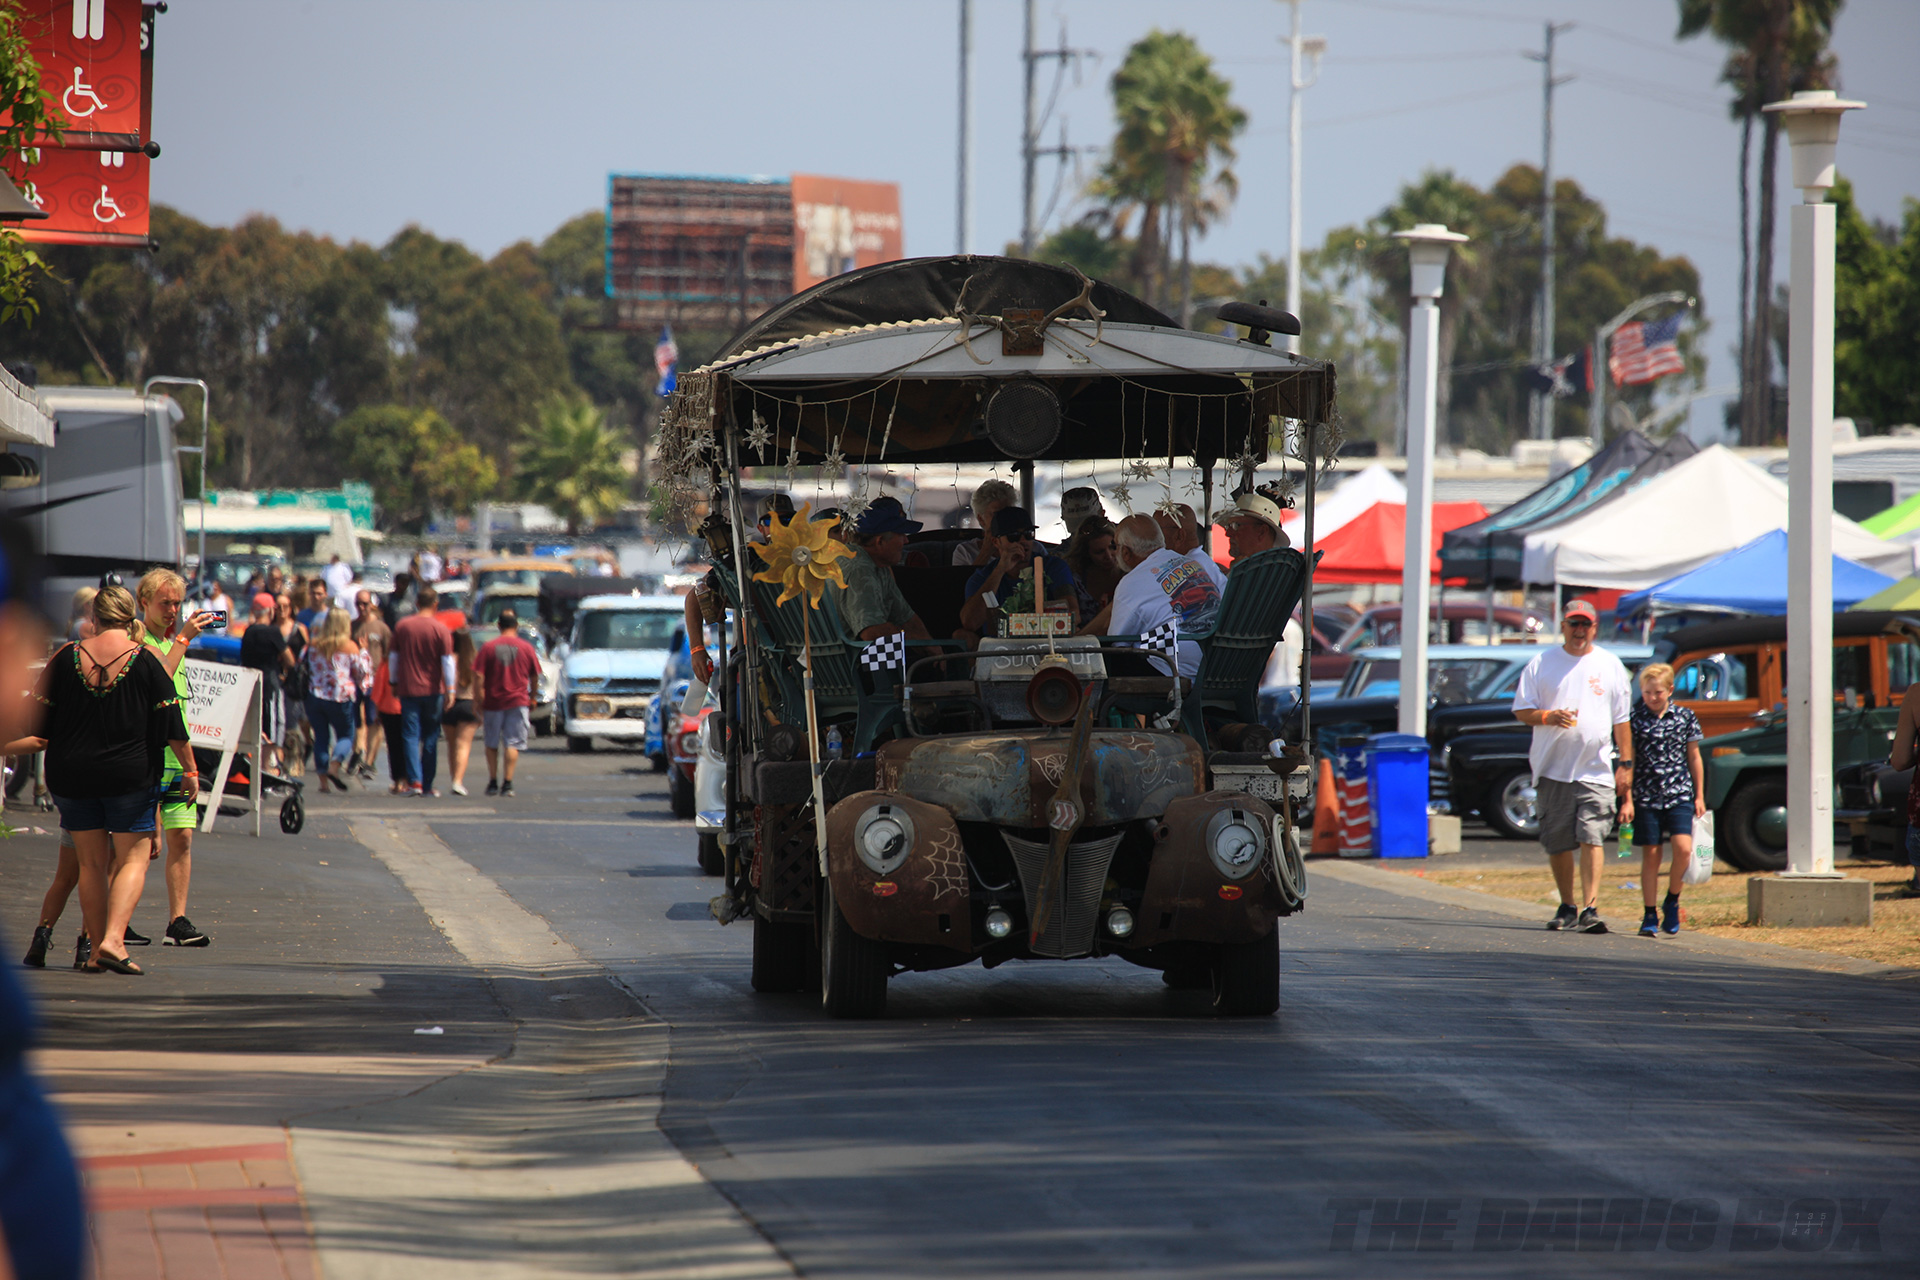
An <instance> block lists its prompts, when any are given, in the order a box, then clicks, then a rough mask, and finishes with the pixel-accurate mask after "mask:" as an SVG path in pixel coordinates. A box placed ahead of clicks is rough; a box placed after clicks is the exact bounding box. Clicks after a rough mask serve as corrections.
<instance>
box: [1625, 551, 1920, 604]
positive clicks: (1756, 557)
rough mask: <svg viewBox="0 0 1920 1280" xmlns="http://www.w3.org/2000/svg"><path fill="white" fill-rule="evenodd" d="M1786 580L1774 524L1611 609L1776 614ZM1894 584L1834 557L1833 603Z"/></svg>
mask: <svg viewBox="0 0 1920 1280" xmlns="http://www.w3.org/2000/svg"><path fill="white" fill-rule="evenodd" d="M1787 581H1788V574H1787V533H1786V530H1784V529H1775V530H1773V531H1772V532H1771V533H1763V534H1761V535H1760V536H1759V537H1757V538H1755V539H1754V540H1753V541H1752V542H1749V543H1748V544H1747V545H1746V546H1744V547H1738V548H1735V549H1734V550H1732V551H1729V552H1727V554H1725V555H1723V556H1720V557H1718V558H1717V559H1713V560H1709V561H1707V563H1705V564H1703V565H1701V566H1700V567H1699V568H1697V569H1689V570H1687V572H1685V573H1683V574H1679V575H1678V576H1676V577H1672V578H1668V579H1667V580H1666V581H1665V582H1661V583H1657V584H1656V585H1654V586H1651V587H1648V588H1647V589H1646V590H1645V591H1636V592H1634V593H1633V594H1632V595H1627V596H1621V597H1620V603H1619V604H1617V605H1616V606H1614V608H1615V612H1616V613H1618V614H1619V616H1621V617H1631V616H1632V615H1634V614H1637V613H1642V612H1645V611H1646V610H1648V609H1651V610H1653V611H1654V612H1656V613H1677V612H1679V611H1680V610H1682V609H1711V610H1720V611H1724V612H1727V613H1762V614H1769V615H1775V616H1777V615H1780V614H1784V613H1786V611H1787ZM1893 585H1895V584H1894V581H1893V579H1891V578H1889V577H1888V576H1887V575H1886V574H1884V573H1875V572H1874V571H1873V570H1872V569H1869V568H1867V567H1865V566H1864V565H1859V564H1855V563H1854V562H1853V561H1851V560H1848V559H1846V558H1845V557H1844V556H1835V557H1834V558H1833V603H1834V607H1835V608H1846V607H1847V606H1849V605H1852V606H1854V607H1856V608H1857V607H1859V606H1858V603H1857V602H1859V601H1863V600H1867V599H1869V598H1871V597H1873V596H1874V595H1875V594H1876V593H1878V592H1880V591H1882V590H1884V589H1886V588H1888V587H1890V586H1893ZM1878 607H1880V608H1886V607H1887V606H1885V605H1882V606H1878Z"/></svg>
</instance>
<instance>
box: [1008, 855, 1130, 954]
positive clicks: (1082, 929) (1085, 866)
mask: <svg viewBox="0 0 1920 1280" xmlns="http://www.w3.org/2000/svg"><path fill="white" fill-rule="evenodd" d="M1000 838H1001V839H1002V840H1005V841H1006V842H1007V851H1008V852H1009V853H1011V854H1012V855H1013V864H1014V866H1015V867H1016V868H1018V869H1019V872H1020V892H1021V895H1022V896H1023V897H1025V898H1026V901H1027V918H1028V919H1029V920H1032V919H1033V896H1034V894H1035V893H1037V892H1038V891H1039V889H1040V877H1041V876H1042V875H1043V874H1045V872H1046V866H1047V855H1048V853H1049V851H1050V846H1049V844H1048V843H1047V842H1046V841H1041V840H1024V839H1022V838H1021V837H1019V836H1016V835H1014V834H1013V833H1012V832H1010V831H1002V832H1001V833H1000ZM1120 840H1121V836H1120V835H1111V836H1106V837H1104V838H1102V839H1099V840H1082V841H1079V842H1078V843H1075V844H1070V845H1068V846H1067V874H1066V883H1065V886H1064V892H1062V893H1061V894H1060V896H1059V897H1058V898H1057V899H1056V900H1055V901H1054V904H1053V907H1052V909H1051V910H1050V911H1048V912H1047V919H1046V921H1045V926H1046V927H1045V928H1043V929H1042V930H1041V931H1040V940H1039V941H1038V942H1036V943H1035V944H1034V946H1033V950H1034V954H1036V955H1043V956H1056V957H1066V956H1083V955H1086V954H1087V952H1089V951H1091V950H1093V930H1094V926H1095V925H1097V924H1098V923H1099V922H1100V897H1101V895H1102V894H1103V893H1105V892H1106V888H1107V868H1108V867H1110V866H1111V865H1112V864H1113V852H1114V850H1116V849H1118V848H1119V847H1120Z"/></svg>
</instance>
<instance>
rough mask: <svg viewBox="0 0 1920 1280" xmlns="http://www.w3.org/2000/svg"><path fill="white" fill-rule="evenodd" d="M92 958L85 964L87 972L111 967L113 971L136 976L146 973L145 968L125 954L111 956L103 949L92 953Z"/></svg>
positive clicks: (96, 971) (95, 971) (97, 971)
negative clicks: (90, 962)
mask: <svg viewBox="0 0 1920 1280" xmlns="http://www.w3.org/2000/svg"><path fill="white" fill-rule="evenodd" d="M93 959H94V963H93V964H91V965H88V966H87V971H88V972H89V973H99V972H100V971H101V970H102V969H111V970H113V971H114V972H115V973H124V974H129V975H131V976H132V977H136V978H138V977H140V976H142V975H143V974H145V973H146V970H145V969H142V968H141V967H140V966H139V965H137V964H135V963H134V962H133V961H131V960H129V959H127V958H126V957H125V956H112V955H108V954H107V953H106V952H104V951H100V952H96V953H94V957H93Z"/></svg>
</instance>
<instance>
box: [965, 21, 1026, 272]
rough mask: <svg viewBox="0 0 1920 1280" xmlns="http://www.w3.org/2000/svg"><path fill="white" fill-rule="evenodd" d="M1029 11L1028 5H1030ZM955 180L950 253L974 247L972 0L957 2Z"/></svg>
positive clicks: (968, 251) (966, 250)
mask: <svg viewBox="0 0 1920 1280" xmlns="http://www.w3.org/2000/svg"><path fill="white" fill-rule="evenodd" d="M1028 11H1029V12H1031V11H1032V10H1031V6H1029V10H1028ZM958 164H959V174H958V176H957V178H956V181H955V184H954V186H955V191H954V204H955V208H954V211H953V242H954V243H953V251H954V252H955V253H971V252H972V247H973V0H960V154H959V157H958Z"/></svg>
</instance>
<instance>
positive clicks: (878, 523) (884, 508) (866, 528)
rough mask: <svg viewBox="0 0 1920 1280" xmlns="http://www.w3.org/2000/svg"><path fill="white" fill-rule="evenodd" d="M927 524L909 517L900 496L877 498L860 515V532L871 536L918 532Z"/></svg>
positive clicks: (865, 536) (864, 535) (861, 534)
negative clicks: (901, 503)
mask: <svg viewBox="0 0 1920 1280" xmlns="http://www.w3.org/2000/svg"><path fill="white" fill-rule="evenodd" d="M924 527H925V526H924V525H922V524H921V523H920V522H919V521H918V520H909V519H907V510H906V508H905V507H903V506H901V505H900V499H898V498H875V499H874V500H873V504H872V505H871V506H869V507H868V508H867V509H866V510H865V511H864V512H862V513H861V515H860V524H859V528H858V532H859V534H860V536H861V537H863V538H869V537H872V536H873V535H875V534H880V533H918V532H920V530H921V529H922V528H924Z"/></svg>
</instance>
